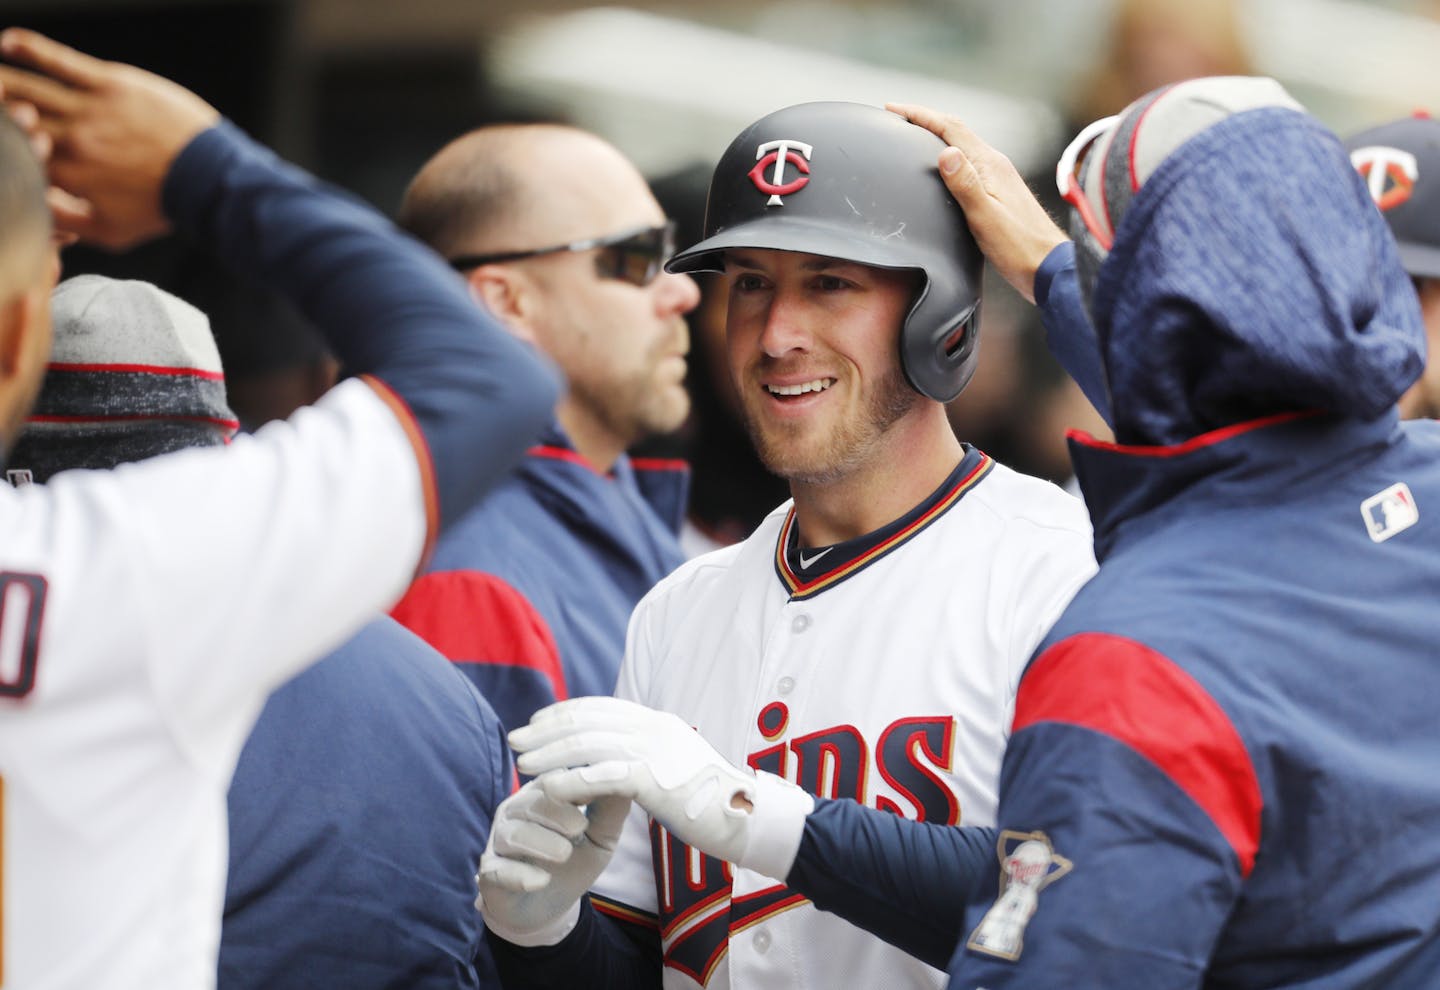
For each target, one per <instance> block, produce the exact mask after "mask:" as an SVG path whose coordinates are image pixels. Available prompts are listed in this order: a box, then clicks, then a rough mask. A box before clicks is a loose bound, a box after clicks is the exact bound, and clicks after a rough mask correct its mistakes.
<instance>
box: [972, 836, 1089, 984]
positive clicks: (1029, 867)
mask: <svg viewBox="0 0 1440 990" xmlns="http://www.w3.org/2000/svg"><path fill="white" fill-rule="evenodd" d="M996 851H997V853H998V854H999V856H1000V896H999V897H998V898H996V900H995V903H994V904H992V905H991V906H990V910H989V911H986V912H985V917H984V918H981V919H980V924H979V925H977V926H976V928H975V931H974V932H972V933H971V934H970V941H969V942H967V943H966V945H967V946H968V947H969V948H971V949H974V950H975V951H976V952H983V953H985V954H987V955H991V956H998V957H999V958H1001V959H1019V958H1020V951H1021V950H1022V949H1023V948H1024V947H1025V927H1026V926H1027V925H1029V924H1030V919H1031V918H1033V917H1034V916H1035V910H1036V909H1037V908H1038V907H1039V906H1040V891H1042V890H1044V889H1045V888H1046V887H1048V886H1049V885H1050V884H1052V883H1054V882H1055V881H1056V880H1059V879H1060V878H1061V877H1063V876H1064V875H1065V874H1067V873H1069V872H1070V870H1071V867H1072V865H1073V864H1072V863H1071V862H1070V861H1069V860H1068V859H1066V858H1065V857H1064V856H1060V855H1057V854H1056V852H1055V849H1054V847H1052V846H1051V845H1050V839H1049V837H1048V836H1046V835H1045V833H1044V832H1012V831H1010V830H1009V829H1006V830H1004V831H1002V832H1001V833H1000V841H999V843H998V845H997V850H996Z"/></svg>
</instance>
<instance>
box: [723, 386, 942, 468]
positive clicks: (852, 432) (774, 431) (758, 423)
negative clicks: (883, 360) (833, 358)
mask: <svg viewBox="0 0 1440 990" xmlns="http://www.w3.org/2000/svg"><path fill="white" fill-rule="evenodd" d="M847 384H848V385H851V386H853V382H851V383H847ZM761 401H762V402H763V401H768V400H766V399H763V398H762V399H761ZM922 401H924V400H923V397H922V396H921V395H920V394H919V393H918V392H916V391H915V390H914V389H912V388H911V387H910V385H909V383H908V382H906V380H905V375H904V373H903V372H902V371H901V370H900V368H899V366H898V365H897V366H895V367H894V368H892V369H891V370H890V371H889V373H887V374H886V375H885V377H884V378H883V379H881V380H880V382H879V383H878V384H877V386H876V388H875V390H874V391H873V392H871V393H870V394H869V395H868V396H863V397H862V401H861V403H860V407H859V409H857V410H856V411H855V412H854V413H853V414H851V415H849V416H844V417H841V418H840V420H839V422H838V423H837V424H836V425H835V428H834V429H833V430H831V431H830V432H829V433H828V434H826V435H824V436H819V437H816V436H814V435H813V434H814V433H815V424H811V423H784V424H776V425H774V426H773V427H769V428H767V426H766V423H765V421H764V420H763V419H762V417H761V415H760V414H759V413H757V412H756V410H755V409H754V408H753V405H752V401H751V400H748V399H747V400H746V401H745V402H743V403H742V405H743V406H744V412H745V428H746V430H747V431H748V432H749V434H750V442H751V444H752V445H753V446H754V447H755V453H756V455H757V456H758V457H759V458H760V462H761V463H762V464H764V465H765V468H766V470H768V471H769V472H770V473H771V474H773V475H775V476H777V477H780V478H784V479H785V480H786V481H788V482H790V483H791V484H797V483H798V484H804V485H825V484H831V483H834V482H836V481H839V480H840V479H842V478H845V477H847V476H848V475H850V474H852V473H853V472H854V471H855V470H856V469H857V468H859V467H862V466H863V465H864V464H865V463H866V462H867V461H868V460H869V459H870V455H871V453H872V452H873V451H874V450H875V449H876V448H877V447H879V446H880V445H881V444H883V443H884V442H885V438H886V434H887V433H888V432H889V431H890V428H891V427H892V426H894V425H895V424H896V423H898V422H899V421H900V420H901V419H903V418H904V417H905V416H906V415H907V414H908V413H909V412H910V411H911V410H912V409H914V408H915V407H916V406H917V405H918V404H919V403H920V402H922Z"/></svg>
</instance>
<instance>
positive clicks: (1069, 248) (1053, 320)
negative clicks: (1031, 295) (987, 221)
mask: <svg viewBox="0 0 1440 990" xmlns="http://www.w3.org/2000/svg"><path fill="white" fill-rule="evenodd" d="M1035 305H1036V306H1037V307H1039V309H1040V321H1041V322H1042V323H1043V324H1045V344H1046V346H1047V347H1049V348H1050V353H1051V354H1053V355H1055V360H1057V361H1059V362H1060V365H1061V367H1063V368H1064V369H1065V370H1066V371H1067V372H1068V373H1069V374H1070V377H1071V378H1073V379H1075V382H1076V384H1078V385H1079V386H1080V391H1082V392H1084V393H1085V398H1087V399H1089V400H1090V404H1091V405H1092V406H1094V407H1095V411H1096V412H1098V413H1099V414H1100V416H1101V417H1102V418H1103V419H1104V420H1105V422H1106V423H1107V424H1109V423H1110V388H1109V386H1108V385H1107V384H1106V381H1105V368H1104V367H1103V365H1102V364H1101V363H1100V343H1099V340H1098V339H1097V338H1096V336H1095V328H1094V327H1093V326H1091V325H1090V318H1089V317H1088V316H1086V315H1085V307H1084V305H1083V304H1082V303H1081V301H1080V283H1079V281H1078V280H1077V279H1076V275H1075V245H1074V243H1073V242H1071V241H1066V242H1064V243H1063V244H1059V245H1057V246H1056V247H1055V249H1054V250H1053V251H1051V252H1050V253H1049V254H1048V255H1046V256H1045V260H1044V261H1042V262H1041V263H1040V267H1039V268H1038V269H1037V270H1036V272H1035ZM1112 425H1113V424H1112Z"/></svg>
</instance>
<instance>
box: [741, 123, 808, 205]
mask: <svg viewBox="0 0 1440 990" xmlns="http://www.w3.org/2000/svg"><path fill="white" fill-rule="evenodd" d="M814 151H815V149H814V148H813V147H811V146H810V145H808V144H804V143H802V142H800V141H791V140H789V139H788V138H787V139H782V140H779V141H766V142H765V143H764V144H762V145H761V146H760V147H758V148H756V149H755V158H756V162H755V167H754V168H752V169H751V170H750V171H749V173H748V174H749V176H750V181H751V182H753V183H755V188H756V189H759V190H760V191H761V192H762V193H769V195H770V198H769V199H768V200H766V201H765V205H766V206H784V205H785V203H784V201H783V200H781V199H780V197H781V196H788V195H790V194H791V193H793V192H798V191H799V190H801V189H803V188H805V184H806V183H807V182H809V181H810V178H809V176H810V165H809V161H810V155H811V154H812V153H813V152H814ZM786 162H789V163H790V164H791V165H794V166H795V170H796V171H797V172H799V173H800V174H799V175H797V176H795V178H793V179H791V180H790V181H789V182H786V181H785V163H786ZM771 165H774V166H775V169H774V171H773V172H771V174H770V178H768V179H767V178H765V170H766V169H767V168H769V167H770V166H771Z"/></svg>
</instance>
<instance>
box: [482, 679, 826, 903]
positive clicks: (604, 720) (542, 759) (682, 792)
mask: <svg viewBox="0 0 1440 990" xmlns="http://www.w3.org/2000/svg"><path fill="white" fill-rule="evenodd" d="M510 744H511V746H513V747H514V748H515V749H516V751H518V752H519V753H520V754H521V756H520V758H519V760H518V761H517V765H518V766H519V768H520V772H521V773H526V774H534V775H539V776H540V782H541V785H542V786H543V787H544V789H545V792H546V793H547V794H549V795H551V796H552V797H554V798H556V799H557V800H560V801H567V802H570V803H573V804H584V803H586V802H588V801H593V800H596V799H598V798H601V797H604V796H620V797H626V798H631V799H633V800H635V801H636V802H637V803H639V804H640V806H641V807H643V808H644V809H645V810H646V811H648V812H649V813H650V814H651V816H652V817H654V818H655V819H656V820H657V821H659V822H660V823H661V824H662V825H664V826H665V827H666V828H667V829H668V830H669V831H670V833H671V834H672V835H674V836H675V837H676V838H678V839H680V840H681V841H682V842H685V843H687V844H688V845H690V846H693V847H694V848H696V849H699V850H700V851H701V852H704V853H706V854H708V855H710V856H714V857H717V858H719V859H724V860H728V861H729V862H732V863H736V864H739V865H741V866H745V867H747V868H749V869H754V870H757V871H759V872H761V873H765V874H766V875H768V876H772V877H776V878H778V879H784V877H785V874H787V873H788V872H789V870H790V866H791V864H792V863H793V862H794V859H795V852H796V850H797V849H798V848H799V844H800V835H801V833H802V832H803V830H804V822H805V816H806V815H808V814H809V813H810V811H811V810H812V809H813V808H814V806H815V804H814V799H813V798H811V797H810V795H808V794H806V793H805V792H804V791H801V790H800V789H799V788H798V787H795V786H794V785H793V784H790V783H788V782H786V781H784V780H782V779H780V778H779V777H775V776H772V775H770V774H759V775H757V774H755V773H753V772H752V771H750V770H749V769H748V768H746V769H743V770H742V769H740V768H738V767H735V766H733V765H732V764H731V763H730V762H729V761H728V760H726V759H725V758H724V757H722V756H721V755H720V754H719V753H717V752H716V751H715V749H714V747H712V746H711V745H710V744H709V743H708V742H706V741H705V740H704V738H702V737H701V735H700V733H698V732H696V731H695V730H694V729H693V728H691V727H690V726H688V725H686V724H685V723H684V722H683V721H681V720H680V719H679V718H677V717H676V716H675V715H672V714H670V713H668V712H658V711H654V710H652V709H649V708H646V707H645V706H643V705H637V704H635V703H634V702H630V701H624V700H621V699H619V698H575V699H572V700H570V701H562V702H559V703H557V704H554V705H551V706H549V707H548V708H542V709H541V710H540V711H538V712H536V713H535V715H534V716H532V717H531V720H530V724H529V725H527V726H523V727H521V728H519V729H516V730H515V731H514V732H512V733H510Z"/></svg>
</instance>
